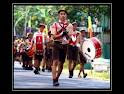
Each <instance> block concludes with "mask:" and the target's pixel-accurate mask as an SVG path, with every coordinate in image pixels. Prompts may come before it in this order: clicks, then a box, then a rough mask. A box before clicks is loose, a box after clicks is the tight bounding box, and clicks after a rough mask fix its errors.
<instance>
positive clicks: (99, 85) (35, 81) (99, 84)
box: [13, 62, 110, 90]
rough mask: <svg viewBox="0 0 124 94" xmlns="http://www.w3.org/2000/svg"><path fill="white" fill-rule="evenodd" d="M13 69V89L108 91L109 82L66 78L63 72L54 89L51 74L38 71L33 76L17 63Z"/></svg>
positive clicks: (66, 74)
mask: <svg viewBox="0 0 124 94" xmlns="http://www.w3.org/2000/svg"><path fill="white" fill-rule="evenodd" d="M13 67H14V68H13V69H14V70H13V88H14V89H22V90H23V89H41V90H43V89H46V88H47V89H76V88H77V89H82V90H84V89H110V81H104V80H98V79H97V80H96V79H93V78H90V77H88V76H87V77H86V78H78V76H77V74H74V77H73V78H68V73H64V72H62V74H61V76H60V78H59V83H60V85H59V86H58V87H54V86H53V82H52V73H51V72H48V71H45V72H42V71H40V74H39V75H35V74H34V73H33V71H32V70H24V69H23V68H22V65H21V64H20V63H19V62H14V66H13Z"/></svg>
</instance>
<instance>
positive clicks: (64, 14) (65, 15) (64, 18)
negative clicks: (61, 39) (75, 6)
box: [59, 11, 67, 21]
mask: <svg viewBox="0 0 124 94" xmlns="http://www.w3.org/2000/svg"><path fill="white" fill-rule="evenodd" d="M59 19H60V20H62V21H64V20H66V19H67V14H66V13H65V12H64V11H61V12H60V13H59Z"/></svg>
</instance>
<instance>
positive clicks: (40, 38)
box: [31, 23, 45, 74]
mask: <svg viewBox="0 0 124 94" xmlns="http://www.w3.org/2000/svg"><path fill="white" fill-rule="evenodd" d="M44 29H45V24H42V23H41V24H40V25H39V29H38V31H37V32H35V33H34V35H33V39H32V46H31V47H33V46H34V48H35V49H34V67H35V70H34V73H35V74H40V73H39V71H40V65H41V61H42V58H43V51H44V33H43V31H44Z"/></svg>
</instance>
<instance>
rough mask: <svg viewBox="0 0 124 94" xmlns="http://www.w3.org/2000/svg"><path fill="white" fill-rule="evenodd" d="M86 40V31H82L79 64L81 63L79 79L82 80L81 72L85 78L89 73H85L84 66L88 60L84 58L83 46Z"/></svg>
mask: <svg viewBox="0 0 124 94" xmlns="http://www.w3.org/2000/svg"><path fill="white" fill-rule="evenodd" d="M85 40H86V34H85V30H84V29H82V30H81V31H80V47H79V62H80V70H79V73H78V77H79V78H81V72H83V78H85V77H86V76H87V73H85V72H84V64H86V58H85V57H84V56H83V52H82V51H83V50H82V45H83V42H84V41H85Z"/></svg>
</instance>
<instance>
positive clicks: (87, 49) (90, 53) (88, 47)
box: [82, 39, 96, 60]
mask: <svg viewBox="0 0 124 94" xmlns="http://www.w3.org/2000/svg"><path fill="white" fill-rule="evenodd" d="M82 50H83V55H84V56H85V57H86V59H88V60H92V59H94V58H95V54H96V53H95V47H94V44H93V42H92V41H91V40H90V39H88V40H86V41H84V43H83V46H82Z"/></svg>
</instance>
